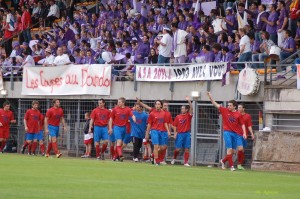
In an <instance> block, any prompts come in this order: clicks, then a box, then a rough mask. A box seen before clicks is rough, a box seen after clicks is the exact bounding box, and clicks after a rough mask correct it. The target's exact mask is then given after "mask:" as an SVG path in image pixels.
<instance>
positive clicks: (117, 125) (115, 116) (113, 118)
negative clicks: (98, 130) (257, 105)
mask: <svg viewBox="0 0 300 199" xmlns="http://www.w3.org/2000/svg"><path fill="white" fill-rule="evenodd" d="M125 102H126V100H125V98H124V97H121V98H119V99H118V105H117V107H115V108H113V109H112V112H111V115H110V120H109V130H108V132H109V134H113V135H114V137H115V139H116V140H117V150H116V152H117V154H115V157H114V160H115V159H116V157H117V156H119V158H120V161H123V160H124V157H123V153H122V145H123V140H124V137H125V134H126V124H127V122H128V119H129V118H130V117H132V120H133V121H134V122H136V118H135V116H134V115H133V114H132V111H131V109H130V108H129V107H127V106H125ZM112 125H114V127H112Z"/></svg>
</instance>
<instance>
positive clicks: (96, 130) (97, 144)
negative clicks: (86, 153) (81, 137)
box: [94, 126, 101, 160]
mask: <svg viewBox="0 0 300 199" xmlns="http://www.w3.org/2000/svg"><path fill="white" fill-rule="evenodd" d="M100 140H101V127H100V126H95V127H94V143H95V149H96V158H97V160H100V152H101V150H100Z"/></svg>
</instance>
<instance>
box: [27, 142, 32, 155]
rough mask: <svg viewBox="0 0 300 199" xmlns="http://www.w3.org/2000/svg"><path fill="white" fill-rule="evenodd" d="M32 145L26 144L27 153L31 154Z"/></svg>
mask: <svg viewBox="0 0 300 199" xmlns="http://www.w3.org/2000/svg"><path fill="white" fill-rule="evenodd" d="M31 148H32V143H29V144H28V153H31Z"/></svg>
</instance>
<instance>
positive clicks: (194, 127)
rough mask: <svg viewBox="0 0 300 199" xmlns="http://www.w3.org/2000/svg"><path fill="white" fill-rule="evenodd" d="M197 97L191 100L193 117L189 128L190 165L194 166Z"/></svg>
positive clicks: (195, 158) (195, 155) (195, 156)
mask: <svg viewBox="0 0 300 199" xmlns="http://www.w3.org/2000/svg"><path fill="white" fill-rule="evenodd" d="M197 107H198V106H197V99H196V98H194V100H193V110H194V117H193V120H192V128H191V131H192V132H191V156H190V157H191V165H193V166H196V160H197V151H196V146H197V133H198V129H197V124H198V108H197Z"/></svg>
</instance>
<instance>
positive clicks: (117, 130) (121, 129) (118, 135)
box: [113, 126, 126, 140]
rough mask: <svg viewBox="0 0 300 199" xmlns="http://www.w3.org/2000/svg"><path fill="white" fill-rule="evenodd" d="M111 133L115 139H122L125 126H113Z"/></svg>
mask: <svg viewBox="0 0 300 199" xmlns="http://www.w3.org/2000/svg"><path fill="white" fill-rule="evenodd" d="M113 134H114V135H115V138H116V140H123V139H124V138H125V134H126V126H114V129H113Z"/></svg>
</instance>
